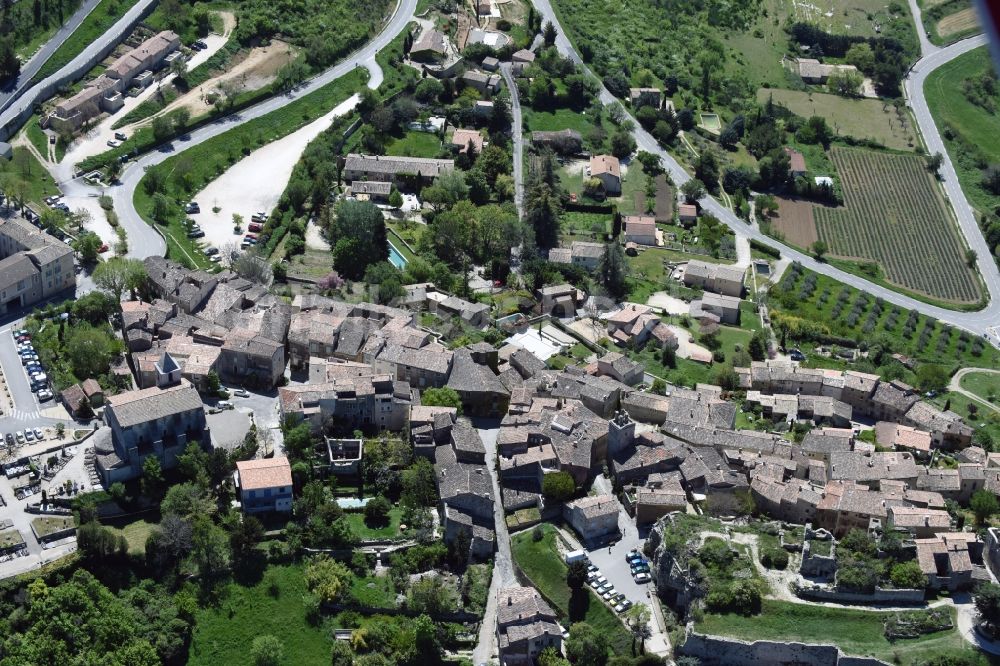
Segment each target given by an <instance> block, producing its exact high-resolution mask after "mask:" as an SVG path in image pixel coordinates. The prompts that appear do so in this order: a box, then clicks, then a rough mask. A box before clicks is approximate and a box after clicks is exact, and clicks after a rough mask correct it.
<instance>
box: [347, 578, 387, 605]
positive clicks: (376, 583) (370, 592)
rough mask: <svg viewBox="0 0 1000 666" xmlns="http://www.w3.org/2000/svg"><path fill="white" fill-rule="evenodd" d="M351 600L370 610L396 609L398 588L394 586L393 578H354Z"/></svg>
mask: <svg viewBox="0 0 1000 666" xmlns="http://www.w3.org/2000/svg"><path fill="white" fill-rule="evenodd" d="M351 600H352V601H354V602H355V603H357V604H360V605H362V606H366V607H368V608H395V607H396V588H395V586H394V585H393V584H392V576H382V577H378V576H365V577H363V578H359V577H358V576H354V579H353V580H352V581H351Z"/></svg>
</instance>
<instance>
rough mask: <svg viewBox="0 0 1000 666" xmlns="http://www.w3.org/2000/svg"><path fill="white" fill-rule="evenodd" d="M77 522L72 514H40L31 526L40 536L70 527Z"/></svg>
mask: <svg viewBox="0 0 1000 666" xmlns="http://www.w3.org/2000/svg"><path fill="white" fill-rule="evenodd" d="M75 524H76V522H75V521H74V520H73V517H72V516H39V517H38V518H35V519H33V520H32V521H31V526H32V527H33V528H34V530H35V534H37V535H38V536H39V537H44V536H48V535H49V534H55V533H56V532H60V531H62V530H66V529H69V528H71V527H73V526H74V525H75Z"/></svg>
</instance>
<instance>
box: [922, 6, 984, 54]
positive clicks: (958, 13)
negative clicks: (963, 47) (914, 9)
mask: <svg viewBox="0 0 1000 666" xmlns="http://www.w3.org/2000/svg"><path fill="white" fill-rule="evenodd" d="M921 4H922V5H923V11H922V12H921V14H922V18H923V21H924V29H925V30H926V31H927V36H928V38H929V39H930V40H931V42H933V43H934V44H937V45H938V46H943V45H945V44H950V43H952V42H956V41H958V40H960V39H962V38H963V37H968V36H969V35H974V34H976V33H980V32H982V27H981V26H980V25H979V21H978V20H977V17H976V13H975V12H976V10H975V8H974V7H973V6H972V1H971V0H923V2H922V3H921Z"/></svg>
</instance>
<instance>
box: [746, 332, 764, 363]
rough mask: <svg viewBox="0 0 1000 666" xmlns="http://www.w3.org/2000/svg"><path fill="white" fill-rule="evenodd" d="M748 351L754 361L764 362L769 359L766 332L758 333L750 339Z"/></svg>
mask: <svg viewBox="0 0 1000 666" xmlns="http://www.w3.org/2000/svg"><path fill="white" fill-rule="evenodd" d="M747 351H748V352H750V358H751V359H753V360H754V361H763V360H764V359H765V358H767V334H766V333H764V331H756V332H755V333H754V334H753V337H751V338H750V343H749V344H748V345H747Z"/></svg>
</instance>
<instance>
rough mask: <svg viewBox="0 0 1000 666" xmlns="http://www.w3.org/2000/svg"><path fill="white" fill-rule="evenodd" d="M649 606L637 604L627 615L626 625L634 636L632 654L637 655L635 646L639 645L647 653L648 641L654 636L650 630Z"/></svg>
mask: <svg viewBox="0 0 1000 666" xmlns="http://www.w3.org/2000/svg"><path fill="white" fill-rule="evenodd" d="M651 617H652V616H651V613H650V610H649V606H647V605H646V604H635V605H634V606H632V607H631V608H629V609H628V611H627V612H626V613H625V624H626V625H628V630H629V633H631V634H632V653H633V654H635V644H636V642H638V643H639V647H640V649H641V650H642V651H643V652H645V651H646V650H645V644H646V641H647V640H648V639H649V637H650V636H652V630H651V629H650V628H649V620H650V618H651Z"/></svg>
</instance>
